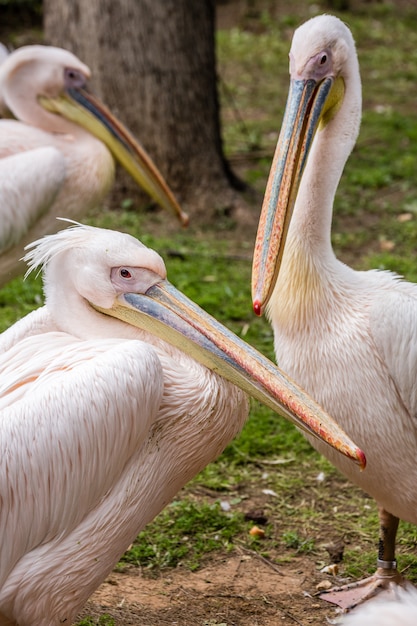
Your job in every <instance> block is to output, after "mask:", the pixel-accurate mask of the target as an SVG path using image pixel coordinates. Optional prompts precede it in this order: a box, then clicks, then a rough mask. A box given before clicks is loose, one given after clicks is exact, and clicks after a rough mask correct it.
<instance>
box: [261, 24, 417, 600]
mask: <svg viewBox="0 0 417 626" xmlns="http://www.w3.org/2000/svg"><path fill="white" fill-rule="evenodd" d="M290 74H291V91H290V94H289V97H288V101H287V109H286V113H285V118H284V122H283V127H282V130H281V134H280V139H279V141H278V145H277V151H276V155H275V158H274V163H273V165H272V169H271V174H270V179H269V182H268V188H267V192H266V195H265V200H264V206H263V212H262V216H261V221H260V225H259V230H258V239H257V245H256V250H255V257H254V267H253V298H254V308H255V310H256V311H257V312H258V313H259V312H261V311H262V310H263V309H264V308H266V310H267V313H268V316H269V318H270V320H271V323H272V327H273V330H274V337H275V352H276V358H277V362H278V363H279V365H280V367H282V368H283V369H284V370H285V371H286V372H288V373H289V374H290V375H291V376H292V377H293V378H294V379H295V380H296V381H297V382H298V383H299V384H301V385H302V386H303V387H305V388H306V389H307V391H308V392H309V393H310V394H311V395H312V396H313V397H314V398H315V399H316V400H318V402H320V403H321V404H322V405H323V406H324V407H325V408H326V409H327V410H328V411H329V412H330V413H331V414H332V415H333V416H334V417H335V419H336V420H337V421H338V423H339V424H340V425H342V426H343V428H345V429H346V431H347V432H348V433H349V435H350V436H351V437H352V438H353V439H354V440H355V441H357V442H358V443H359V445H360V446H361V447H362V449H363V450H364V451H365V454H366V458H367V469H366V471H364V472H359V471H356V469H355V468H353V467H352V466H350V467H349V466H348V465H347V464H346V463H345V462H344V460H343V459H342V458H340V457H339V458H336V456H335V455H334V454H333V453H332V451H330V450H325V449H324V448H323V446H321V445H320V443H319V442H313V444H314V446H315V447H316V448H317V449H318V450H320V452H322V453H323V454H325V455H326V456H327V457H328V458H329V459H330V460H331V461H332V463H334V464H335V465H336V466H337V467H338V468H339V469H340V470H341V471H342V472H343V473H344V474H345V475H346V476H348V478H349V479H350V480H351V481H352V482H354V483H356V484H357V485H359V486H360V487H362V489H364V490H365V491H366V492H367V493H369V494H370V495H371V496H372V497H373V498H375V500H376V502H377V503H378V506H379V508H380V545H379V560H378V566H379V569H378V577H376V578H374V579H372V580H371V581H368V582H369V584H370V587H366V589H364V590H363V593H364V594H365V595H366V594H368V592H369V593H372V589H373V588H374V586H375V585H380V584H385V582H387V580H393V579H396V580H398V579H399V575H398V572H397V570H396V563H395V535H396V530H397V524H398V518H400V519H404V520H407V521H409V522H413V523H417V489H416V484H417V464H416V451H417V421H416V418H417V385H416V378H417V285H414V284H411V283H408V282H406V281H403V280H401V279H400V278H399V277H398V276H396V275H394V274H391V273H389V272H382V271H368V272H360V271H354V270H353V269H351V268H350V267H347V266H346V265H344V264H343V263H341V262H340V261H339V260H338V259H336V257H335V255H334V252H333V250H332V246H331V238H330V231H331V220H332V211H333V200H334V195H335V192H336V189H337V185H338V182H339V179H340V176H341V174H342V170H343V167H344V164H345V162H346V159H347V158H348V156H349V154H350V152H351V150H352V148H353V146H354V144H355V141H356V138H357V135H358V131H359V124H360V117H361V81H360V74H359V64H358V59H357V55H356V51H355V45H354V41H353V38H352V35H351V32H350V31H349V29H348V27H347V26H346V25H345V24H344V23H343V22H341V21H340V20H339V19H337V18H336V17H333V16H329V15H322V16H319V17H316V18H313V19H311V20H310V21H308V22H306V23H305V24H303V25H302V26H301V27H300V28H299V29H297V30H296V32H295V34H294V38H293V42H292V46H291V52H290ZM303 141H304V142H305V143H304V144H303ZM297 151H298V152H297ZM298 184H299V187H298V189H297V185H298ZM292 209H293V213H292V217H290V216H291V211H292ZM273 219H275V220H276V222H275V224H274V223H273V221H272V220H273ZM290 219H291V221H290ZM281 258H282V260H281ZM280 263H281V265H280ZM275 281H276V282H275ZM381 577H382V578H381ZM384 578H385V580H384ZM353 593H354V596H351V595H350V591H349V592H348V593H347V596H346V599H345V600H342V599H341V598H342V596H341V595H339V596H331V595H330V594H329V595H328V596H324V597H327V598H329V599H330V598H331V597H333V598H335V600H334V601H336V602H337V603H341V605H343V606H349V605H350V604H351V603H353V604H355V603H356V602H357V601H359V600H358V598H359V597H360V595H359V596H357V595H356V594H357V593H358V589H356V590H355V591H354V592H353ZM359 593H360V592H359Z"/></svg>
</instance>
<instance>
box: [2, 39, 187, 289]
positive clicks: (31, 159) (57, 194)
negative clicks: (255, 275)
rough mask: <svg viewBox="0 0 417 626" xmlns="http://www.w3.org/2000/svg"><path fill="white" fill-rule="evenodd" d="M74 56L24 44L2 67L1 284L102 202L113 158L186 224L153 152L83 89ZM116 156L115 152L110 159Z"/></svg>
mask: <svg viewBox="0 0 417 626" xmlns="http://www.w3.org/2000/svg"><path fill="white" fill-rule="evenodd" d="M89 77H90V71H89V69H88V67H87V66H86V65H84V63H81V61H80V60H79V59H77V57H76V56H74V55H73V54H71V53H70V52H68V51H67V50H62V49H61V48H53V47H48V46H26V47H23V48H19V49H18V50H16V51H14V52H12V53H11V54H10V55H9V56H8V57H6V59H5V60H4V61H3V62H2V63H1V64H0V113H1V114H3V116H6V117H14V118H15V119H2V120H0V207H1V209H0V286H1V285H2V284H4V283H5V282H7V281H8V280H10V279H11V278H13V277H14V276H16V275H17V274H19V273H20V272H23V271H24V265H23V263H20V259H21V257H22V251H23V248H24V246H25V245H26V244H27V243H28V242H30V241H33V240H34V239H35V238H36V237H40V236H41V235H43V234H45V233H51V232H54V231H56V230H57V228H58V227H57V224H58V222H57V220H56V217H57V215H62V214H65V215H67V216H69V217H72V218H77V217H80V216H81V215H84V214H85V213H86V212H87V211H88V210H90V209H91V208H93V207H96V206H98V205H99V204H100V202H101V201H102V200H103V198H104V196H105V195H106V194H107V192H108V191H109V189H110V186H111V184H112V182H113V178H114V161H113V157H115V158H116V159H117V160H118V161H119V162H120V163H121V164H122V165H123V166H124V167H125V168H126V169H127V171H128V172H129V173H130V174H131V175H132V176H133V178H134V179H135V180H136V181H137V182H138V184H139V185H140V186H142V187H143V188H144V189H145V191H147V192H148V193H149V194H150V196H151V197H152V198H153V199H154V200H155V201H156V202H158V203H159V204H161V206H163V207H165V208H167V209H170V210H173V211H174V212H175V213H177V215H178V216H179V217H180V219H181V220H182V222H183V223H186V221H187V216H186V215H185V214H184V213H183V212H182V211H181V209H180V207H179V205H178V203H177V201H176V200H175V198H174V196H173V194H172V193H171V191H170V189H169V188H168V186H167V185H166V183H165V181H164V180H163V178H162V176H161V175H160V173H159V172H158V170H157V169H156V167H155V165H154V164H153V163H152V161H151V159H150V158H149V156H148V155H147V154H146V153H145V151H144V150H143V149H142V148H141V147H140V146H139V145H138V143H137V142H136V141H135V140H134V139H133V137H132V136H131V135H130V134H129V132H128V131H127V130H126V129H125V128H124V127H123V126H122V125H121V124H120V122H118V121H117V120H116V119H115V118H114V117H113V116H112V115H111V114H110V112H109V111H108V110H107V109H106V108H105V107H104V106H103V105H102V104H101V103H100V102H98V101H97V100H96V99H95V98H93V97H92V96H91V94H89V93H88V92H87V91H86V89H85V87H86V84H87V81H88V78H89ZM112 155H113V156H112Z"/></svg>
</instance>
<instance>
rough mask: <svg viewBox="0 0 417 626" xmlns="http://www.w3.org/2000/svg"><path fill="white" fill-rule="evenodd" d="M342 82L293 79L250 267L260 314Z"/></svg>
mask: <svg viewBox="0 0 417 626" xmlns="http://www.w3.org/2000/svg"><path fill="white" fill-rule="evenodd" d="M343 94H344V82H343V79H342V78H337V79H333V78H330V77H327V78H324V79H323V80H322V81H321V82H319V83H317V82H316V81H315V80H314V79H311V78H310V79H307V80H300V79H297V80H295V79H293V80H291V84H290V91H289V94H288V99H287V105H286V109H285V115H284V120H283V123H282V128H281V132H280V135H279V139H278V143H277V147H276V150H275V155H274V159H273V162H272V166H271V171H270V174H269V179H268V183H267V188H266V192H265V197H264V201H263V205H262V212H261V216H260V219H259V225H258V233H257V237H256V243H255V250H254V257H253V266H252V300H253V309H254V311H255V313H256V314H257V315H262V313H263V311H264V309H265V306H266V304H267V303H268V300H269V299H270V297H271V295H272V292H273V290H274V287H275V283H276V280H277V277H278V272H279V269H280V265H281V261H282V255H283V252H284V246H285V240H286V236H287V232H288V227H289V224H290V220H291V216H292V212H293V209H294V204H295V200H296V197H297V192H298V188H299V184H300V180H301V177H302V174H303V171H304V167H305V164H306V161H307V157H308V154H309V151H310V148H311V145H312V142H313V138H314V135H315V133H316V131H317V129H318V128H319V126H320V124H326V123H327V121H328V119H330V118H331V116H332V115H333V113H334V112H335V111H336V110H337V108H338V106H339V105H340V103H341V100H342V98H343Z"/></svg>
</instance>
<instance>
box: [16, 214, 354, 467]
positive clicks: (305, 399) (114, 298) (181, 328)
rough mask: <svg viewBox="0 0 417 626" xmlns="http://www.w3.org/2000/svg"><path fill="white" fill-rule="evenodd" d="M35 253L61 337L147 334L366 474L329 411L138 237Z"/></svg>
mask: <svg viewBox="0 0 417 626" xmlns="http://www.w3.org/2000/svg"><path fill="white" fill-rule="evenodd" d="M27 248H28V250H29V252H28V253H27V254H26V257H25V260H26V261H27V262H28V263H29V271H32V270H33V269H35V268H40V267H43V268H44V283H45V295H46V304H47V306H50V308H51V310H53V315H54V317H55V318H57V319H59V321H60V327H61V330H64V331H65V330H67V331H68V332H69V331H71V332H72V333H74V326H78V327H79V328H81V327H82V326H83V324H84V322H85V321H86V323H87V324H88V323H89V328H90V329H91V332H97V331H98V329H100V328H103V329H104V328H105V329H106V330H105V332H106V333H107V334H108V333H113V332H114V333H115V336H123V334H122V335H121V334H120V333H123V330H121V326H122V327H123V328H128V329H132V328H139V329H141V330H142V331H145V332H146V333H147V336H148V337H149V336H152V337H155V336H156V337H158V338H159V339H162V340H163V342H165V343H168V344H170V345H171V346H174V347H175V348H178V349H179V350H181V351H182V352H183V353H186V354H187V355H189V356H191V358H193V359H194V360H196V361H198V362H199V363H201V364H202V365H204V366H205V367H208V368H209V369H211V370H214V371H215V372H216V373H217V374H219V375H220V376H222V377H223V378H225V379H227V380H229V381H231V382H232V383H233V384H235V385H237V386H239V387H240V388H241V389H243V390H244V391H245V392H246V393H247V394H248V395H250V396H252V397H254V398H256V399H258V400H259V401H261V402H263V403H264V404H266V405H267V406H269V407H271V408H272V409H273V410H274V411H276V412H277V413H279V414H281V415H283V416H284V417H286V418H287V419H289V420H290V421H291V422H293V423H294V424H296V425H297V426H298V427H300V428H302V429H303V430H304V431H306V432H308V433H310V434H313V435H314V436H315V437H318V438H319V439H321V440H324V441H326V443H328V444H329V445H331V446H332V447H334V448H336V449H337V450H339V451H340V452H341V453H343V454H345V455H346V456H348V457H349V458H351V459H353V460H355V461H356V462H357V463H359V465H360V466H361V467H364V466H365V457H364V454H363V452H362V451H361V450H359V449H358V448H357V446H355V444H354V443H353V442H352V441H351V440H350V439H349V438H348V437H347V435H346V434H345V433H344V432H343V431H342V430H341V429H340V428H339V426H338V425H337V424H336V423H335V422H334V421H333V420H332V418H331V417H330V416H329V415H327V414H326V413H325V412H324V411H323V409H321V407H319V406H318V405H317V404H316V403H315V402H314V401H313V400H312V399H311V398H310V397H309V396H308V395H307V394H306V393H305V392H304V391H303V390H302V389H301V388H300V387H298V386H297V385H296V384H295V383H294V382H293V381H292V380H290V379H289V378H288V376H286V375H285V374H284V373H283V372H282V371H280V370H279V369H278V368H277V367H276V366H275V365H274V364H273V363H272V362H270V361H268V359H266V358H265V357H264V356H263V355H261V354H260V353H259V352H257V351H256V350H254V349H253V348H252V347H251V346H249V345H248V344H246V343H245V342H244V341H242V340H241V339H239V338H238V337H236V336H235V335H234V334H233V333H232V332H230V331H229V330H228V329H227V328H225V327H224V326H222V325H221V324H220V323H219V322H217V321H216V320H215V319H214V318H212V317H211V316H210V315H208V314H207V313H205V311H203V310H202V309H200V308H199V307H198V306H197V305H196V304H194V303H193V302H192V301H191V300H189V299H188V298H187V297H186V296H184V295H183V294H182V293H181V292H179V291H178V290H177V289H175V287H173V285H171V284H170V283H169V282H168V281H167V278H166V270H165V265H164V263H163V261H162V259H161V257H160V256H159V255H158V254H157V253H156V252H154V251H153V250H150V249H148V248H146V247H145V246H143V245H142V244H141V243H140V242H138V241H137V240H136V239H134V238H133V237H131V236H130V235H126V234H122V233H119V232H114V231H110V230H104V229H99V228H93V227H90V226H82V225H75V226H72V227H70V228H67V229H66V230H63V231H60V232H59V233H57V234H55V235H48V236H45V237H43V238H42V239H40V240H39V241H35V242H34V243H33V244H30V245H29V246H28V247H27ZM57 293H58V296H57ZM54 297H57V300H56V301H55V302H54V300H53V299H54ZM114 318H116V319H114ZM88 320H90V321H89V322H88ZM119 320H121V321H122V322H123V324H122V325H121V324H120V321H119ZM69 325H71V328H70V327H69ZM136 332H137V331H136ZM80 336H81V337H82V333H81V334H80ZM125 336H129V337H132V335H131V334H129V335H125ZM140 338H143V335H141V337H140ZM151 342H152V341H151Z"/></svg>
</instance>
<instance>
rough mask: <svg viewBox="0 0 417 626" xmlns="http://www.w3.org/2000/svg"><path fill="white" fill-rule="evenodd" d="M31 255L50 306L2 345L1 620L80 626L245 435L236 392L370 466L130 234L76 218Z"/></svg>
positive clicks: (243, 406)
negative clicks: (146, 540)
mask: <svg viewBox="0 0 417 626" xmlns="http://www.w3.org/2000/svg"><path fill="white" fill-rule="evenodd" d="M29 248H30V252H29V253H28V254H27V256H26V260H27V261H29V263H30V268H31V269H32V270H33V269H36V268H40V267H41V266H43V268H44V291H45V296H46V304H45V306H44V307H42V308H40V309H38V310H37V311H35V312H33V313H31V314H29V315H28V316H26V317H24V318H23V319H22V320H20V321H19V322H18V323H17V324H15V325H14V326H12V327H11V328H10V329H9V330H7V331H6V332H5V333H3V335H1V337H0V355H1V356H0V503H1V506H0V535H1V538H2V549H1V551H0V624H1V626H5V625H6V624H18V625H19V626H33V625H34V624H36V626H58V625H59V624H63V623H64V622H65V623H66V624H70V623H71V620H72V619H73V618H74V617H75V615H76V613H77V611H78V610H79V609H80V608H81V607H82V606H83V604H84V602H85V601H86V600H87V598H88V597H89V596H90V594H91V593H92V592H93V591H94V590H95V589H96V588H97V587H98V586H99V584H100V583H101V582H102V581H103V580H104V578H105V576H106V575H107V574H108V573H109V572H110V571H111V569H112V568H113V567H114V565H115V563H116V562H117V560H118V559H119V558H120V556H121V555H122V553H123V552H124V551H125V550H126V549H127V547H128V546H129V545H130V543H132V541H133V540H134V539H135V537H136V536H137V534H138V533H139V531H140V530H141V529H142V528H143V527H144V526H145V525H146V524H147V523H148V522H149V521H150V520H152V519H153V518H154V517H155V515H157V513H158V512H159V511H161V509H162V508H163V507H164V506H165V505H166V504H167V503H168V502H169V501H170V500H171V499H172V498H173V497H174V495H175V494H176V493H177V492H178V491H179V489H180V488H181V487H182V486H183V485H184V484H185V483H186V482H187V481H188V480H190V479H191V478H192V477H193V476H195V475H196V474H197V473H198V472H199V471H200V470H201V469H202V468H203V467H204V466H205V465H206V464H207V463H209V462H210V461H211V460H213V459H214V458H215V457H216V456H218V455H219V454H220V453H221V452H222V450H223V449H224V447H225V446H226V445H227V444H228V443H229V442H230V441H231V440H232V438H233V437H234V436H235V435H236V434H237V433H238V431H239V430H240V429H241V427H242V425H243V423H244V421H245V419H246V417H247V415H248V402H247V398H246V396H245V394H244V393H242V391H241V389H238V388H237V387H236V386H235V385H239V386H240V387H241V388H242V389H243V390H245V391H246V392H248V393H249V394H251V395H253V396H254V397H256V398H258V399H259V400H261V401H263V402H265V403H266V404H267V405H268V406H270V407H272V408H273V409H274V410H276V411H279V412H280V413H283V414H284V415H285V416H286V417H287V418H288V419H290V420H291V421H293V422H294V423H296V424H298V425H299V426H301V427H302V428H304V429H306V430H307V431H308V432H310V433H315V436H317V437H319V438H321V439H325V440H326V441H327V442H328V443H329V444H330V445H333V446H335V447H336V448H337V449H339V450H340V451H341V452H343V453H344V454H347V455H348V456H349V457H350V458H351V459H354V460H355V461H356V462H358V463H359V464H360V465H361V466H362V467H363V466H364V464H365V458H364V455H363V453H362V452H361V451H360V450H359V449H358V448H356V446H354V444H353V443H352V442H351V441H350V440H349V439H348V438H347V437H345V435H344V433H343V431H341V429H339V427H338V426H337V425H336V424H335V423H334V422H333V421H332V420H331V419H330V418H329V416H327V415H326V414H325V413H324V412H323V411H322V410H321V409H320V407H319V406H318V405H317V404H315V403H314V402H313V401H312V400H311V399H310V398H309V397H308V396H307V395H306V394H305V393H304V392H303V391H302V390H301V389H300V388H299V387H297V386H296V385H294V384H293V383H292V381H291V380H290V379H288V377H286V376H285V375H284V374H283V373H282V372H280V370H278V369H277V368H276V367H275V366H274V365H273V364H272V363H270V362H269V361H268V360H267V359H265V358H264V357H262V355H260V354H259V353H257V352H256V351H255V350H254V349H253V348H251V347H250V346H248V345H247V344H245V343H244V342H243V341H241V340H239V339H238V338H237V337H235V336H234V335H233V334H232V333H231V332H229V331H227V329H225V328H224V327H222V326H221V325H220V324H218V323H217V322H216V321H215V320H214V319H213V318H211V317H210V316H209V315H207V314H205V313H204V311H202V310H201V309H199V308H198V307H197V306H196V305H194V304H193V303H192V302H191V301H189V300H187V299H186V298H185V296H183V295H182V294H181V293H180V292H178V291H177V290H176V289H174V287H173V286H172V285H170V284H169V283H168V282H167V281H166V271H165V266H164V263H163V261H162V259H161V258H160V257H159V255H158V254H157V253H156V252H154V251H153V250H150V249H148V248H146V247H145V246H143V245H142V244H141V243H139V242H138V241H137V240H136V239H134V238H133V237H131V236H130V235H126V234H121V233H117V232H112V231H107V230H102V229H97V228H92V227H87V226H80V225H78V226H75V227H71V228H68V229H66V230H64V231H61V232H59V233H57V234H55V235H49V236H46V237H44V238H43V239H41V240H39V241H37V242H35V243H34V244H32V245H31V246H29ZM211 370H214V372H212V371H211ZM220 375H222V376H224V377H225V378H226V379H227V380H230V381H232V382H231V383H230V382H227V380H226V381H225V380H223V378H221V377H220ZM232 383H233V384H232Z"/></svg>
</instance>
